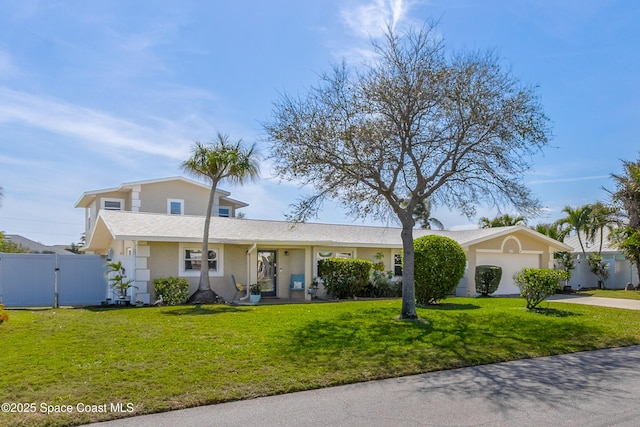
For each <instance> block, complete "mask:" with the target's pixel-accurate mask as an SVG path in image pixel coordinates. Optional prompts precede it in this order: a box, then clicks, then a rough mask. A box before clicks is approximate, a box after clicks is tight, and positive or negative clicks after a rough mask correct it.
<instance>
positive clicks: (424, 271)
mask: <svg viewBox="0 0 640 427" xmlns="http://www.w3.org/2000/svg"><path fill="white" fill-rule="evenodd" d="M413 248H414V251H415V265H414V281H415V289H416V302H417V303H418V304H423V305H426V304H434V303H436V302H437V301H439V300H441V299H444V298H446V297H447V296H448V295H451V294H452V293H453V291H454V290H455V289H456V286H457V285H458V283H459V282H460V279H462V276H464V269H465V267H466V261H467V257H466V256H465V254H464V249H462V246H460V245H459V244H458V242H456V241H455V240H453V239H450V238H448V237H444V236H434V235H431V236H423V237H420V238H418V239H415V240H414V242H413Z"/></svg>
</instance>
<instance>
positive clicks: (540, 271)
mask: <svg viewBox="0 0 640 427" xmlns="http://www.w3.org/2000/svg"><path fill="white" fill-rule="evenodd" d="M568 278H569V273H567V272H566V271H563V270H552V269H550V268H523V269H522V270H520V271H519V272H518V273H516V274H514V275H513V280H515V282H516V285H518V286H519V287H520V296H521V297H523V298H524V299H526V300H527V309H529V310H532V309H534V308H536V307H537V306H538V304H540V303H541V302H542V301H544V299H545V298H546V297H548V296H550V295H553V294H555V293H556V289H558V287H559V286H560V281H561V280H567V279H568Z"/></svg>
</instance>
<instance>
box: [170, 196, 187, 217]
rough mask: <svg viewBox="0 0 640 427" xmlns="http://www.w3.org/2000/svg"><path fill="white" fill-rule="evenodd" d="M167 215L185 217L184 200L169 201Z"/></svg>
mask: <svg viewBox="0 0 640 427" xmlns="http://www.w3.org/2000/svg"><path fill="white" fill-rule="evenodd" d="M167 213H168V214H169V215H184V200H181V199H167Z"/></svg>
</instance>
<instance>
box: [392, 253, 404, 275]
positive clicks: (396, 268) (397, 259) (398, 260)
mask: <svg viewBox="0 0 640 427" xmlns="http://www.w3.org/2000/svg"><path fill="white" fill-rule="evenodd" d="M393 274H394V275H395V276H402V255H401V254H393Z"/></svg>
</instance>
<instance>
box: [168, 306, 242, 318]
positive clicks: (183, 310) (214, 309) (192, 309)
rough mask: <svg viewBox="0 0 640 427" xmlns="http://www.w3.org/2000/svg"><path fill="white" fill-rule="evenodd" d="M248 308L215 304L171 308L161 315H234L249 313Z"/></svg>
mask: <svg viewBox="0 0 640 427" xmlns="http://www.w3.org/2000/svg"><path fill="white" fill-rule="evenodd" d="M249 310H250V308H243V307H238V306H230V305H224V304H215V305H190V306H186V305H183V306H179V308H177V307H171V309H170V310H165V311H163V312H162V314H166V315H168V316H193V315H198V316H203V315H215V314H226V313H236V312H243V311H249Z"/></svg>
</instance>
